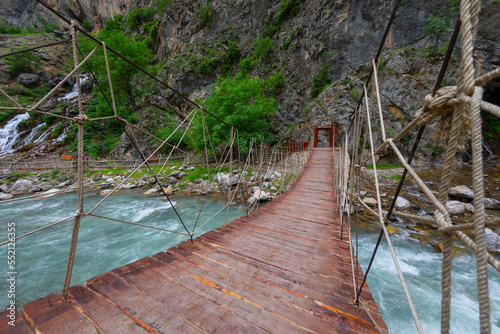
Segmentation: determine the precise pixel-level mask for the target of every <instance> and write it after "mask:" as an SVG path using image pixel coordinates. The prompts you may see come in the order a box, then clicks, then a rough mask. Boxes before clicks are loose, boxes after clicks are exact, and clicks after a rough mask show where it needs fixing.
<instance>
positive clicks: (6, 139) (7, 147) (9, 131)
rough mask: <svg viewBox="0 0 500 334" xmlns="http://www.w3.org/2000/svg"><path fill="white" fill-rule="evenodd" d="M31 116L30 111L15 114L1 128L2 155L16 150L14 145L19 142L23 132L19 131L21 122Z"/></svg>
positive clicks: (0, 143) (0, 144) (0, 150)
mask: <svg viewBox="0 0 500 334" xmlns="http://www.w3.org/2000/svg"><path fill="white" fill-rule="evenodd" d="M28 118H30V115H29V114H28V113H24V114H20V115H17V116H15V117H14V118H13V119H11V120H10V121H8V122H7V124H5V126H4V127H3V128H1V129H0V155H3V154H7V153H12V152H14V149H13V147H14V145H15V144H16V143H17V142H18V140H19V138H20V137H21V134H22V133H19V132H18V129H17V128H18V126H19V123H21V122H22V121H25V120H27V119H28Z"/></svg>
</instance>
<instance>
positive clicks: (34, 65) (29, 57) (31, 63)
mask: <svg viewBox="0 0 500 334" xmlns="http://www.w3.org/2000/svg"><path fill="white" fill-rule="evenodd" d="M5 64H6V65H7V68H8V70H9V71H10V72H12V73H14V74H20V73H26V72H27V73H34V72H36V71H38V70H39V69H40V68H41V66H42V61H41V60H40V58H39V57H38V56H37V55H35V54H34V53H33V51H27V52H23V53H16V54H13V55H11V56H8V57H5Z"/></svg>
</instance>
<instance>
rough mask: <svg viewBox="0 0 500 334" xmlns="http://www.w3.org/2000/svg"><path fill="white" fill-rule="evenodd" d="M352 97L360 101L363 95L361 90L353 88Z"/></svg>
mask: <svg viewBox="0 0 500 334" xmlns="http://www.w3.org/2000/svg"><path fill="white" fill-rule="evenodd" d="M350 93H351V97H352V98H353V99H354V100H355V101H358V100H359V98H360V97H361V91H360V90H359V89H358V88H353V89H351V91H350Z"/></svg>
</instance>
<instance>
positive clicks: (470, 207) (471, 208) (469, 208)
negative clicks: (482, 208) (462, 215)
mask: <svg viewBox="0 0 500 334" xmlns="http://www.w3.org/2000/svg"><path fill="white" fill-rule="evenodd" d="M464 207H465V211H468V212H472V213H474V211H475V209H474V205H472V204H471V203H465V205H464Z"/></svg>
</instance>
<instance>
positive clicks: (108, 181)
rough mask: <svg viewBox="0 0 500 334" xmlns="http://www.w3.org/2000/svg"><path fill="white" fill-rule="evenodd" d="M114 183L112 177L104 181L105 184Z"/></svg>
mask: <svg viewBox="0 0 500 334" xmlns="http://www.w3.org/2000/svg"><path fill="white" fill-rule="evenodd" d="M114 182H115V179H113V178H112V177H110V178H107V179H106V183H114Z"/></svg>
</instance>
